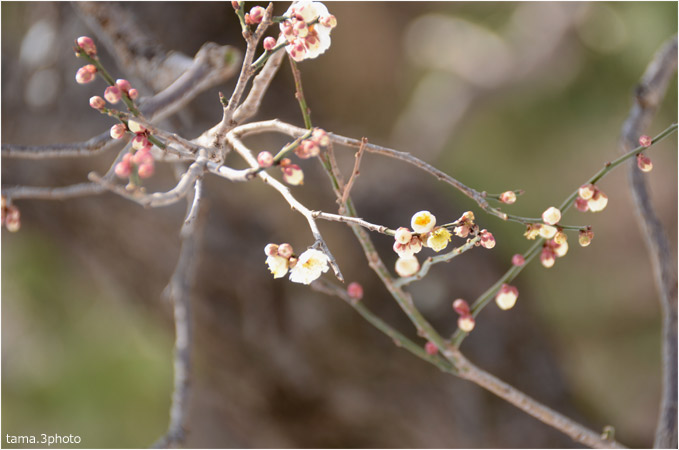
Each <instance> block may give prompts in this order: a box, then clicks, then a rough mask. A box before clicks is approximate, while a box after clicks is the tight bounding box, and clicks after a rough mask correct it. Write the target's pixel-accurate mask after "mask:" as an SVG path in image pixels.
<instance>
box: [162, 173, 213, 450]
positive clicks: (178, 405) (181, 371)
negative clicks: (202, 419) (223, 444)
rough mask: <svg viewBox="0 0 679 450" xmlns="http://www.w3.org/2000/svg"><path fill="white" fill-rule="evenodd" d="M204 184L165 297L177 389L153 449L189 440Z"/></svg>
mask: <svg viewBox="0 0 679 450" xmlns="http://www.w3.org/2000/svg"><path fill="white" fill-rule="evenodd" d="M202 188H203V184H202V181H201V179H198V180H196V183H195V191H194V196H193V200H191V201H189V202H188V204H189V207H188V212H187V217H186V220H185V222H184V226H183V227H182V231H181V236H182V239H183V240H182V248H181V251H180V254H179V260H178V261H177V267H176V268H175V271H174V273H173V274H172V278H171V279H170V283H169V284H168V286H167V288H166V290H165V292H164V294H165V296H166V297H169V298H170V299H171V300H172V304H173V307H174V323H175V349H174V390H173V392H172V406H171V407H170V423H169V425H168V428H167V432H166V433H165V435H164V436H162V437H161V438H160V439H159V440H158V441H156V442H155V443H154V444H153V447H154V448H177V447H180V446H181V445H182V444H184V442H185V440H186V423H187V419H188V401H189V394H190V373H191V345H192V341H193V339H192V325H191V319H192V313H191V292H192V290H193V284H194V282H195V278H196V271H197V266H198V264H197V260H198V253H199V250H200V242H201V238H202V231H203V225H204V222H205V216H206V214H205V212H206V211H205V208H204V204H203V203H202V202H201V200H202V198H203V197H202Z"/></svg>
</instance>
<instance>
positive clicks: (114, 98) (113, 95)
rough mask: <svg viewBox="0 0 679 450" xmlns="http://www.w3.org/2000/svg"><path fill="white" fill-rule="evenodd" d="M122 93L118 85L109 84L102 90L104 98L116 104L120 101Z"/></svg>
mask: <svg viewBox="0 0 679 450" xmlns="http://www.w3.org/2000/svg"><path fill="white" fill-rule="evenodd" d="M121 95H122V93H121V92H120V89H119V88H118V86H109V87H107V88H106V90H105V91H104V98H105V99H106V100H108V102H109V103H112V104H116V103H118V102H119V101H120V97H121Z"/></svg>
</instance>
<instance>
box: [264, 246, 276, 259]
mask: <svg viewBox="0 0 679 450" xmlns="http://www.w3.org/2000/svg"><path fill="white" fill-rule="evenodd" d="M264 254H265V255H266V256H278V245H277V244H267V245H266V247H264Z"/></svg>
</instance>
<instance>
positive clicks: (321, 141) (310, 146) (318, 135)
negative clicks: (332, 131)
mask: <svg viewBox="0 0 679 450" xmlns="http://www.w3.org/2000/svg"><path fill="white" fill-rule="evenodd" d="M329 144H330V137H329V136H328V133H326V132H325V130H322V129H320V128H314V130H313V131H312V132H311V137H309V138H308V139H305V140H303V141H302V142H301V143H300V144H299V145H298V146H297V147H296V148H295V154H296V155H297V156H299V157H300V158H302V159H307V158H311V157H313V156H318V154H319V153H320V152H321V147H327V146H328V145H329Z"/></svg>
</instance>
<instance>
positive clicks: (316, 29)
mask: <svg viewBox="0 0 679 450" xmlns="http://www.w3.org/2000/svg"><path fill="white" fill-rule="evenodd" d="M285 16H286V17H288V20H284V21H283V22H281V24H280V29H281V34H280V37H279V38H278V42H277V43H278V44H282V43H285V42H287V43H288V45H287V46H286V47H285V49H286V51H287V52H288V54H289V55H290V57H291V58H292V59H294V60H295V61H298V62H299V61H302V60H305V59H313V58H316V57H317V56H318V55H320V54H322V53H324V52H325V51H326V50H327V49H328V48H330V31H331V30H332V29H333V28H334V27H335V26H336V25H337V20H336V19H335V16H333V15H332V14H330V13H329V12H328V8H326V6H325V5H324V4H323V3H321V2H312V1H310V0H302V1H297V2H293V4H292V5H290V8H288V10H287V11H286V12H285Z"/></svg>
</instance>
